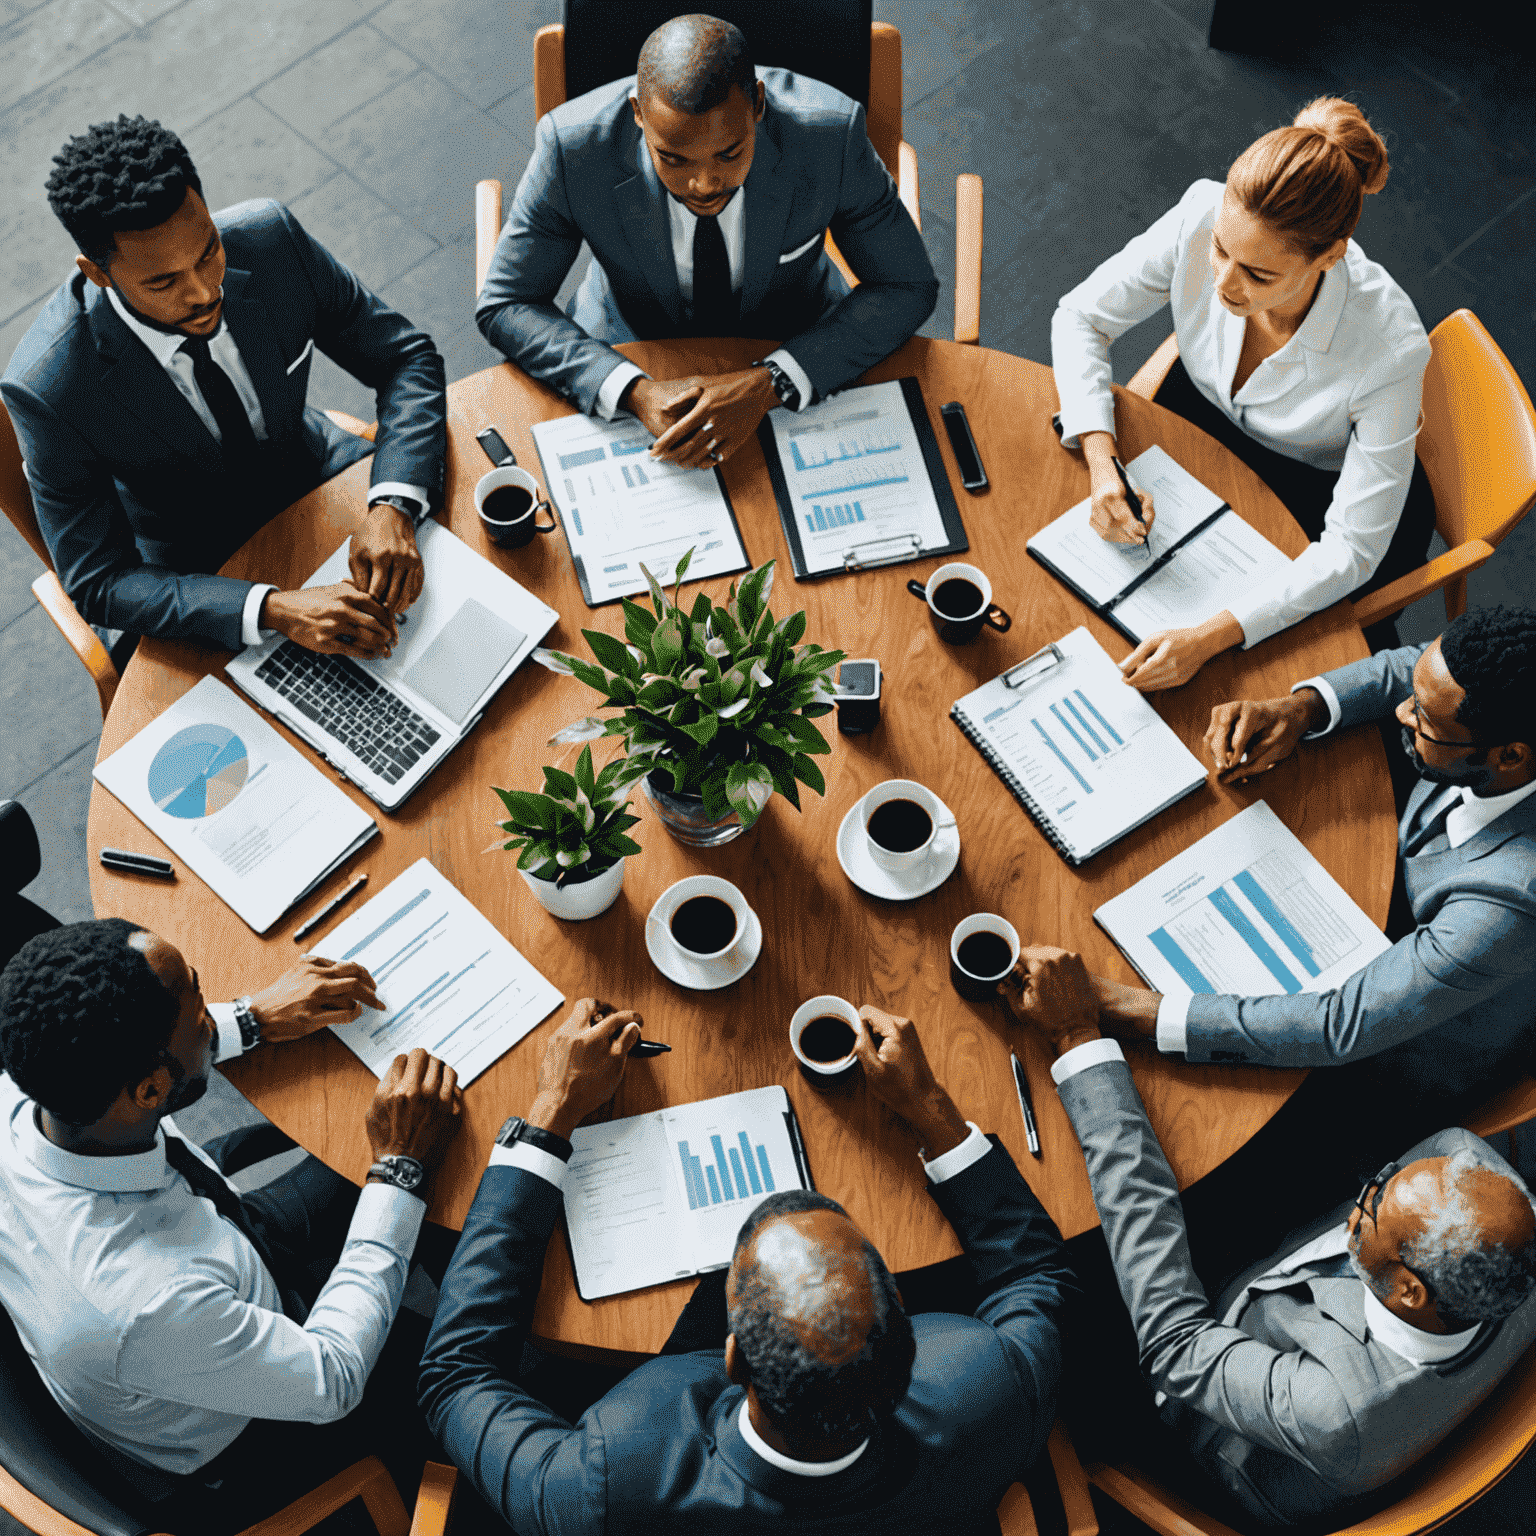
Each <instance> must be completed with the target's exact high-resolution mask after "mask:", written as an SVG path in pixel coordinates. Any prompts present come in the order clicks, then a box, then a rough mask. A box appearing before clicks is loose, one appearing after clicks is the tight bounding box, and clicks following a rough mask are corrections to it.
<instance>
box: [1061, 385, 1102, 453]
mask: <svg viewBox="0 0 1536 1536" xmlns="http://www.w3.org/2000/svg"><path fill="white" fill-rule="evenodd" d="M1058 414H1059V415H1060V417H1061V446H1062V447H1063V448H1071V449H1077V448H1080V447H1081V446H1082V442H1083V434H1084V433H1085V432H1108V433H1109V435H1110V436H1111V437H1113V436H1114V435H1115V402H1114V397H1113V396H1111V395H1108V394H1106V396H1105V398H1104V399H1103V400H1102V401H1100V400H1095V401H1093V402H1092V403H1091V404H1083V405H1074V406H1073V408H1072V412H1071V416H1070V419H1069V417H1068V414H1067V410H1066V408H1065V407H1064V408H1063V409H1062V410H1061V411H1060V412H1058Z"/></svg>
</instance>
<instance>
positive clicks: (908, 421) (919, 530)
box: [768, 380, 949, 575]
mask: <svg viewBox="0 0 1536 1536" xmlns="http://www.w3.org/2000/svg"><path fill="white" fill-rule="evenodd" d="M768 421H769V423H770V424H771V425H772V427H773V440H774V444H775V446H776V447H777V449H778V453H779V464H780V466H781V467H782V469H783V471H784V483H785V486H786V487H787V489H788V492H789V500H790V505H791V506H792V507H793V509H794V517H795V528H796V531H797V532H798V533H799V535H800V547H801V549H802V550H803V551H804V552H805V569H806V572H807V574H812V575H813V574H815V573H816V572H818V571H832V570H841V569H842V568H843V566H844V564H845V563H846V557H847V555H848V553H849V552H850V551H851V550H853V549H855V548H857V547H861V546H863V545H867V544H877V543H881V542H883V541H885V540H895V539H902V538H909V537H910V536H911V535H914V534H915V535H916V536H917V538H918V540H919V541H920V544H921V548H922V549H940V548H943V547H945V546H946V545H948V543H949V535H948V533H946V532H945V529H944V518H943V515H942V514H941V513H940V511H939V504H938V501H937V499H936V498H935V497H934V494H933V483H932V481H930V480H929V478H928V466H927V465H926V464H925V463H924V461H923V450H922V446H921V444H920V443H919V442H918V437H917V428H916V427H915V426H914V425H913V422H912V413H911V412H910V411H909V410H908V409H907V402H906V398H905V397H904V396H903V394H902V392H901V384H900V382H899V381H895V380H893V381H892V382H891V383H888V384H863V385H860V386H858V387H857V388H855V389H845V390H844V391H843V392H842V393H841V394H839V395H834V396H833V397H832V398H831V399H830V400H822V401H820V402H818V403H817V404H816V405H813V406H810V407H809V408H808V409H806V410H804V411H800V412H794V411H771V412H769V415H768Z"/></svg>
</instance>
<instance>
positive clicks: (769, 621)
mask: <svg viewBox="0 0 1536 1536" xmlns="http://www.w3.org/2000/svg"><path fill="white" fill-rule="evenodd" d="M692 555H693V551H692V550H689V551H688V553H687V554H685V555H684V556H683V558H682V559H681V560H679V561H678V563H677V570H676V572H675V581H676V587H675V589H674V592H673V598H672V600H671V601H670V602H669V601H668V599H667V595H666V593H665V592H664V591H663V590H662V588H661V586H660V584H659V583H658V582H657V581H656V578H655V577H654V576H652V575H651V573H650V572H649V571H648V570H647V571H645V576H646V580H647V581H648V582H649V583H650V587H651V607H652V609H653V610H654V612H650V613H648V612H647V611H646V610H645V609H644V608H643V607H642V606H641V605H640V604H639V603H636V602H632V601H631V600H630V599H628V598H625V599H624V634H625V636H626V638H627V640H628V642H629V643H628V644H627V645H626V644H625V643H623V642H622V641H619V640H616V639H615V638H614V637H613V636H612V635H605V634H603V633H601V632H600V631H597V630H591V629H585V630H583V631H582V634H583V635H584V636H585V637H586V640H587V644H588V645H590V646H591V647H592V654H593V655H594V656H595V657H596V658H597V661H596V663H594V662H590V661H582V660H581V659H579V658H578V657H575V656H566V655H564V654H562V653H561V652H558V651H547V650H542V649H541V650H537V651H535V652H534V653H533V654H534V658H535V660H537V661H540V662H542V663H543V664H544V665H545V666H546V667H548V668H550V670H551V671H554V672H560V673H564V674H566V675H574V676H576V677H578V678H580V679H581V681H582V682H584V683H585V684H587V686H588V687H589V688H594V689H596V690H597V692H598V693H600V694H602V695H603V698H604V702H605V703H606V704H607V705H608V706H609V707H611V708H614V709H617V710H618V711H619V714H618V715H617V716H616V717H613V718H611V719H608V720H606V721H605V720H601V719H598V718H597V717H596V716H588V717H587V718H586V719H583V720H577V721H576V722H575V723H574V724H572V725H569V726H567V727H566V728H565V730H563V731H561V732H560V733H559V734H558V735H557V736H556V737H555V738H554V739H555V741H557V742H559V741H585V740H591V739H593V738H595V737H598V736H605V735H606V736H622V737H623V738H624V746H625V752H626V756H625V758H624V760H623V761H624V766H623V767H622V768H621V769H620V770H619V772H618V774H617V776H616V780H615V782H619V783H633V782H634V781H635V780H637V779H640V778H644V780H645V793H646V797H647V798H648V799H649V800H650V802H651V803H652V805H653V806H655V808H656V811H657V814H658V816H659V817H660V818H661V821H662V822H663V824H664V825H665V826H666V828H667V830H668V831H669V832H671V833H672V835H673V836H674V837H676V838H678V840H679V841H681V842H684V843H689V844H692V845H694V846H695V847H714V846H716V845H718V844H720V843H724V842H729V841H730V840H731V839H732V838H733V837H738V836H740V835H741V833H742V832H744V831H746V829H747V828H748V827H750V826H752V825H753V823H754V822H756V820H757V818H758V817H759V816H760V815H761V814H762V811H763V807H764V806H765V805H767V803H768V801H769V799H770V798H771V797H772V795H773V793H774V791H775V790H777V791H778V793H779V794H781V795H783V796H784V798H785V799H786V800H788V801H789V803H790V804H791V805H793V806H794V807H795V809H796V810H799V808H800V795H799V791H798V789H797V787H796V781H797V780H798V781H799V783H801V784H805V785H807V786H808V787H809V788H811V789H813V790H815V791H816V793H817V794H818V795H819V794H824V793H825V792H826V782H825V780H824V779H823V778H822V775H821V770H820V769H819V768H817V766H816V764H815V763H813V762H812V761H811V758H812V757H813V756H815V755H816V754H819V753H823V752H829V751H831V748H830V747H829V746H828V745H827V742H826V738H825V737H824V736H823V735H822V734H821V731H820V730H819V729H818V728H817V727H816V726H815V725H814V724H813V723H812V720H813V718H814V717H815V716H818V715H824V714H826V713H828V712H829V711H830V710H831V708H832V702H831V700H832V685H831V683H830V681H829V679H828V674H829V673H830V672H831V671H832V669H833V668H834V667H835V666H836V665H837V664H838V662H840V661H841V660H842V659H843V653H842V652H841V651H827V650H823V649H822V648H821V647H820V646H819V645H801V644H799V641H800V639H801V637H802V636H803V635H804V634H805V614H804V612H803V611H802V612H800V613H793V614H790V615H789V617H788V618H785V619H778V620H776V619H775V618H774V616H773V612H772V610H771V609H770V608H769V607H768V597H769V594H770V593H771V592H772V590H773V567H774V562H773V561H772V560H770V561H768V562H767V563H766V564H764V565H760V566H759V567H758V568H757V569H756V570H755V571H752V572H751V573H750V574H749V575H747V576H745V577H743V578H742V581H741V585H740V586H739V587H738V586H737V585H736V583H734V582H732V584H731V590H730V597H729V599H728V601H727V602H726V603H725V604H724V606H717V605H716V604H714V603H712V602H711V601H710V599H709V596H708V595H707V594H706V593H703V592H701V593H699V594H698V596H697V597H696V598H695V599H694V601H693V604H692V606H691V607H688V608H685V607H684V606H683V604H682V588H683V577H684V575H685V574H686V573H687V570H688V563H689V561H690V559H691V558H692ZM641 569H642V570H645V567H644V566H642V567H641Z"/></svg>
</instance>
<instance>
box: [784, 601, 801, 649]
mask: <svg viewBox="0 0 1536 1536" xmlns="http://www.w3.org/2000/svg"><path fill="white" fill-rule="evenodd" d="M779 634H780V635H781V636H783V639H784V643H785V644H786V645H799V643H800V638H801V636H802V635H804V634H805V610H804V609H803V608H802V609H801V610H800V612H799V613H792V614H790V616H789V617H788V618H787V619H785V620H784V622H783V623H782V624H780V625H779Z"/></svg>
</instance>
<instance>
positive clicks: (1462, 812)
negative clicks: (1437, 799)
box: [1445, 779, 1536, 848]
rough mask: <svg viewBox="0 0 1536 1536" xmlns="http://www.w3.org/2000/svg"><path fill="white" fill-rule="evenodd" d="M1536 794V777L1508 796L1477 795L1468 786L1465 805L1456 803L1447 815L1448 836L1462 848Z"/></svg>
mask: <svg viewBox="0 0 1536 1536" xmlns="http://www.w3.org/2000/svg"><path fill="white" fill-rule="evenodd" d="M1533 794H1536V779H1532V780H1531V782H1530V783H1529V784H1522V785H1521V786H1520V788H1519V789H1512V790H1510V791H1509V793H1508V794H1507V795H1476V794H1473V792H1472V791H1471V790H1470V789H1468V788H1467V787H1466V786H1465V785H1463V786H1462V790H1461V804H1460V805H1453V806H1452V807H1451V810H1450V813H1449V814H1448V815H1447V816H1446V818H1445V836H1446V840H1447V841H1448V842H1449V843H1450V845H1451V847H1452V848H1459V847H1461V845H1462V844H1463V843H1465V842H1468V841H1469V840H1470V839H1472V838H1474V837H1476V836H1477V834H1478V833H1479V832H1481V831H1482V830H1483V828H1484V827H1490V826H1492V825H1493V823H1494V822H1496V821H1497V820H1498V819H1499V817H1500V816H1502V815H1503V814H1504V813H1505V811H1512V810H1514V808H1515V807H1516V806H1517V805H1519V804H1520V802H1521V801H1522V800H1524V799H1525V798H1526V797H1527V796H1529V795H1533Z"/></svg>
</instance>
